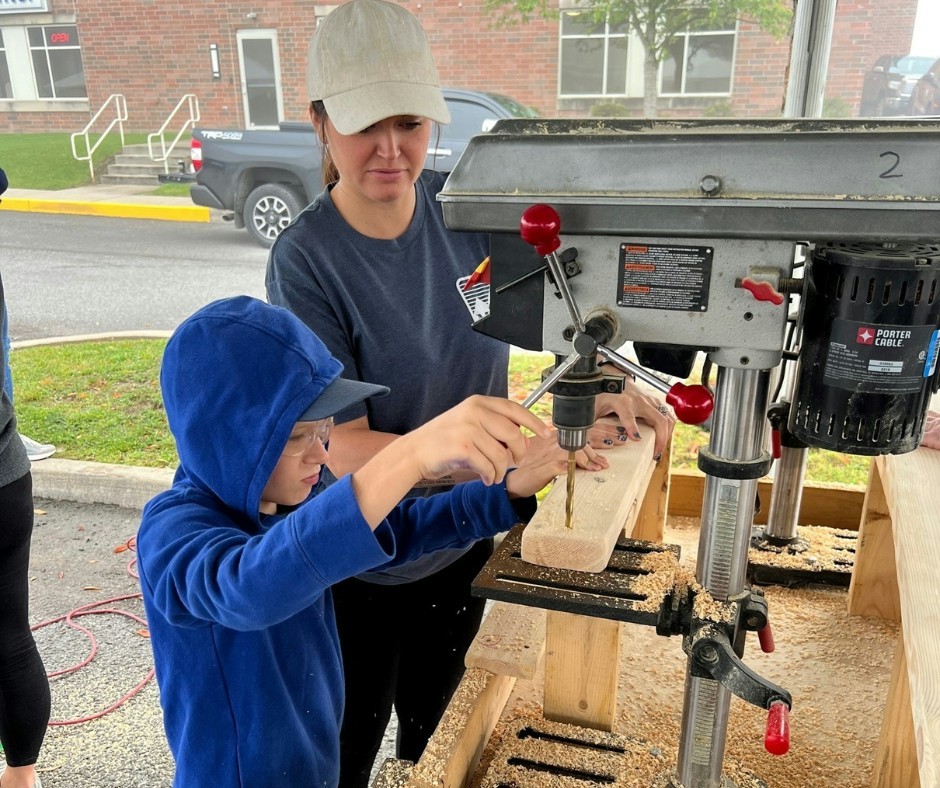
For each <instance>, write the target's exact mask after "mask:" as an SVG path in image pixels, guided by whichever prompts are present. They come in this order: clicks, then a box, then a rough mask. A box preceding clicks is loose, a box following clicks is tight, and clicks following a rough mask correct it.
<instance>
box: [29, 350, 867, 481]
mask: <svg viewBox="0 0 940 788" xmlns="http://www.w3.org/2000/svg"><path fill="white" fill-rule="evenodd" d="M165 345H166V342H165V340H162V339H133V340H124V341H119V342H86V343H77V344H69V345H53V346H42V347H32V348H20V349H17V350H15V351H14V352H13V353H12V354H11V356H10V362H11V367H12V370H13V380H14V383H15V392H14V393H15V399H16V413H17V418H18V420H19V427H20V431H21V432H23V433H24V434H26V435H29V436H30V437H31V438H35V439H36V440H41V441H43V442H44V443H54V444H55V445H56V447H57V448H58V452H57V454H56V456H58V457H64V458H67V459H73V460H91V461H95V462H109V463H123V464H128V465H144V466H150V467H172V466H174V465H175V464H176V449H175V447H174V445H173V439H172V437H171V436H170V433H169V429H168V427H167V424H166V417H165V415H164V412H163V404H162V401H161V399H160V385H159V370H160V359H161V357H162V355H163V348H164V347H165ZM550 364H551V356H550V355H548V354H541V355H537V354H531V353H513V354H512V355H511V357H510V362H509V395H510V397H512V398H513V399H515V400H518V401H522V400H523V399H525V397H526V396H527V395H528V394H529V393H530V392H531V391H532V390H533V389H534V388H535V387H536V385H537V384H538V382H539V380H540V376H541V372H542V370H543V369H544V368H545V367H546V366H548V365H550ZM550 400H551V398H550V397H545V398H543V399H542V400H540V401H539V402H538V403H536V405H535V406H534V407H533V412H534V413H536V414H537V415H538V416H539V417H541V418H543V419H545V420H549V419H550V418H551V405H550ZM707 445H708V433H707V432H705V431H704V430H703V429H701V428H700V427H693V426H689V425H687V424H678V425H677V426H676V431H675V436H674V438H673V446H672V467H673V468H681V469H692V468H696V467H697V464H696V456H697V453H698V450H699V448H700V447H702V446H707ZM869 465H870V459H869V458H867V457H856V456H852V455H847V454H837V453H835V452H825V451H820V450H818V449H810V452H809V459H808V461H807V470H806V478H807V479H808V480H810V481H815V482H834V483H839V484H853V485H865V484H866V482H867V480H868V468H869Z"/></svg>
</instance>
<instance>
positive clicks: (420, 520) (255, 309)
mask: <svg viewBox="0 0 940 788" xmlns="http://www.w3.org/2000/svg"><path fill="white" fill-rule="evenodd" d="M339 371H340V365H339V363H338V362H337V361H336V360H335V359H333V358H332V357H331V356H330V355H329V353H328V352H327V351H326V349H325V348H324V346H323V344H322V343H321V342H320V341H319V340H318V339H317V337H316V336H315V335H314V334H313V333H312V332H311V331H310V330H309V329H308V328H307V327H306V326H305V325H304V324H303V323H302V322H301V321H300V320H299V319H297V318H296V317H294V316H293V315H292V314H291V313H290V312H288V311H287V310H285V309H281V308H280V307H274V306H270V305H268V304H265V303H263V302H261V301H258V300H256V299H253V298H247V297H238V298H232V299H225V300H222V301H217V302H215V303H212V304H210V305H208V306H207V307H204V308H203V309H201V310H200V311H199V312H197V313H196V314H195V315H193V316H192V317H190V318H189V319H187V320H186V321H185V322H184V323H183V324H182V325H181V326H180V327H179V328H178V329H177V331H176V332H175V333H174V335H173V337H172V338H171V339H170V341H169V343H168V344H167V348H166V352H165V354H164V358H163V366H162V369H161V387H162V389H163V398H164V404H165V407H166V412H167V418H168V421H169V424H170V429H171V431H172V432H173V435H174V437H175V439H176V446H177V452H178V454H179V457H180V465H179V468H178V470H177V472H176V475H175V478H174V481H173V485H172V487H171V488H170V489H169V490H167V491H166V492H163V493H161V494H159V495H157V496H156V497H155V498H153V499H152V500H151V501H150V502H149V503H148V504H147V506H146V507H145V508H144V512H143V519H142V522H141V525H140V531H139V533H138V537H137V551H138V565H139V571H140V582H141V588H142V590H143V598H144V605H145V608H146V611H147V619H148V624H149V628H150V638H151V644H152V646H153V652H154V661H155V665H156V672H157V682H158V684H159V687H160V702H161V705H162V706H163V715H164V727H165V729H166V734H167V738H168V740H169V744H170V748H171V750H172V751H173V755H174V758H175V759H176V775H175V778H174V782H173V785H174V786H180V787H183V786H186V787H189V786H193V788H195V787H196V786H198V787H199V788H205V786H208V785H211V786H213V787H214V788H229V787H231V788H235V786H251V788H258V786H265V788H272V787H273V786H289V788H295V787H296V786H304V787H305V788H306V786H335V785H336V784H337V782H338V778H339V755H338V753H339V730H340V723H341V721H342V713H343V674H342V662H341V659H340V647H339V641H338V638H337V634H336V626H335V622H334V616H333V605H332V597H331V593H330V586H331V585H332V584H334V583H336V582H338V581H340V580H343V579H345V578H347V577H352V576H354V575H357V574H360V573H361V572H365V571H368V570H370V569H374V568H378V567H386V568H387V567H392V566H396V565H400V564H403V563H405V562H407V561H410V560H413V559H414V558H416V557H417V556H419V555H421V554H422V553H424V552H428V551H431V550H438V549H443V548H454V547H461V546H466V545H468V544H470V543H472V542H473V541H475V540H478V539H481V538H484V537H488V536H492V535H493V534H495V533H498V532H499V531H504V530H506V529H508V528H510V527H512V526H513V525H514V524H515V523H516V522H518V521H519V519H520V517H519V515H518V514H517V512H516V510H515V508H514V507H513V505H512V504H511V503H510V501H509V498H508V495H507V494H506V491H505V486H504V485H493V486H491V487H485V486H484V485H483V484H481V483H470V484H463V485H459V486H458V487H456V488H455V489H454V490H453V491H451V492H450V493H447V494H441V495H435V496H433V497H431V498H419V499H409V500H406V501H404V502H403V503H401V504H399V506H398V507H397V508H396V509H395V510H393V511H392V512H391V513H390V514H389V516H388V518H387V519H386V520H385V521H384V522H382V523H381V524H380V525H379V526H378V528H376V530H375V531H374V532H373V531H372V530H370V529H369V526H368V525H367V524H366V522H365V521H364V520H363V518H362V514H361V513H360V511H359V507H358V505H357V503H356V500H355V497H354V496H353V492H352V486H351V484H350V480H349V477H345V478H343V479H341V480H339V481H338V482H337V483H336V484H334V485H333V486H331V487H329V488H328V489H326V490H324V491H323V492H321V493H320V494H318V495H313V496H311V497H310V498H308V499H307V501H306V502H304V503H303V504H301V505H300V506H299V507H297V508H296V509H294V510H293V511H292V512H291V513H289V514H277V515H261V514H259V506H260V503H261V494H262V491H263V490H264V487H265V485H266V483H267V480H268V478H269V477H270V475H271V472H272V471H273V469H274V466H275V465H276V463H277V461H278V458H279V457H280V454H281V450H282V448H283V446H284V445H285V443H286V441H287V438H288V436H289V434H290V432H291V430H292V429H293V426H294V424H295V422H296V420H297V419H298V417H299V416H300V415H301V414H302V413H303V412H304V411H305V410H306V408H307V407H308V406H309V405H310V404H311V403H312V402H313V401H314V400H315V399H316V398H317V397H318V396H319V394H320V392H322V391H323V389H324V388H325V386H326V385H328V384H329V383H330V382H331V381H332V380H333V379H334V378H335V377H336V376H337V375H338V374H339ZM375 659H377V660H380V659H382V655H381V654H376V655H375Z"/></svg>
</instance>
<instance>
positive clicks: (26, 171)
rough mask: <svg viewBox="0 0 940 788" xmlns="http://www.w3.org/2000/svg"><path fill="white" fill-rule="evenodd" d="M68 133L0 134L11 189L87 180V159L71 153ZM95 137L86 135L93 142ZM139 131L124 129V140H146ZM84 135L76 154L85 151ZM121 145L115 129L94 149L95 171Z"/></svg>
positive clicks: (60, 186)
mask: <svg viewBox="0 0 940 788" xmlns="http://www.w3.org/2000/svg"><path fill="white" fill-rule="evenodd" d="M70 137H71V134H69V133H65V132H62V133H49V134H20V133H16V134H0V151H2V155H0V162H2V166H3V169H4V171H5V172H6V174H7V178H8V179H9V181H10V188H11V189H54V190H58V189H70V188H73V187H76V186H87V185H88V184H89V183H91V182H92V181H91V176H90V175H89V173H88V162H87V161H76V160H75V159H74V158H73V157H72V146H71V141H70ZM97 139H98V137H97V136H96V135H90V143H91V145H94V144H95V142H96V141H97ZM146 141H147V135H146V134H143V133H125V134H124V142H125V144H127V145H131V144H134V143H139V142H146ZM84 144H85V141H84V139H81V140H77V141H76V149H77V151H78V154H79V155H80V156H83V155H85V153H86V151H85V149H84ZM120 148H121V137H120V135H119V134H118V132H117V130H116V129H112V131H111V133H110V134H108V136H107V137H106V138H105V140H104V142H102V143H101V147H99V148H98V150H96V151H95V153H94V163H95V173H101V172H102V171H103V170H104V166H105V164H106V163H107V161H108V160H109V159H111V158H113V157H114V155H115V154H116V153H117V152H118V151H119V150H120Z"/></svg>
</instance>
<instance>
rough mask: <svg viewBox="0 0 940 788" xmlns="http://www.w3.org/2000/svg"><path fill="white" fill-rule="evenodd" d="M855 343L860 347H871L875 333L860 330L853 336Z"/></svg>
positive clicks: (868, 330) (868, 329)
mask: <svg viewBox="0 0 940 788" xmlns="http://www.w3.org/2000/svg"><path fill="white" fill-rule="evenodd" d="M855 341H856V342H858V343H859V344H860V345H873V344H874V342H875V332H874V331H872V330H871V329H870V328H860V329H859V330H858V334H856V335H855Z"/></svg>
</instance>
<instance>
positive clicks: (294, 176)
mask: <svg viewBox="0 0 940 788" xmlns="http://www.w3.org/2000/svg"><path fill="white" fill-rule="evenodd" d="M443 92H444V100H445V101H446V102H447V106H448V109H449V110H450V115H451V122H450V123H449V124H448V125H446V126H442V127H440V134H439V135H438V133H437V131H436V130H435V131H432V133H431V147H430V148H429V149H428V155H427V160H426V163H425V166H426V167H428V168H429V169H436V170H440V171H441V172H450V170H452V169H453V166H454V164H456V163H457V159H459V158H460V155H461V154H462V153H463V151H464V149H465V148H466V147H467V143H468V142H469V141H470V138H471V137H473V136H474V135H476V134H480V133H482V132H486V131H489V130H490V129H491V128H492V127H493V126H494V125H495V123H496V121H497V120H499V119H500V118H514V117H537V116H538V113H536V112H535V111H534V110H533V109H531V108H530V107H526V106H524V105H523V104H520V103H519V102H518V101H515V100H514V99H511V98H508V97H507V96H502V95H499V94H496V93H488V92H481V91H475V90H458V89H455V88H445V89H444V91H443ZM190 153H191V157H192V162H193V168H194V172H193V173H192V174H185V173H175V174H172V175H170V176H161V177H160V180H163V181H175V182H178V183H187V182H188V183H192V184H193V185H192V186H191V188H190V190H189V193H190V197H191V198H192V200H193V202H194V203H196V204H197V205H204V206H207V207H209V208H216V209H219V210H223V211H225V212H226V218H229V219H232V220H234V223H235V226H236V227H238V228H242V227H244V228H247V230H248V232H249V233H250V234H251V236H252V238H254V239H255V240H256V241H257V242H258V243H259V244H261V245H262V246H271V245H272V244H273V243H274V239H275V238H277V236H278V235H279V234H280V232H281V230H283V229H284V228H285V227H287V225H289V224H290V223H291V222H292V221H293V220H294V217H296V216H297V214H298V213H300V211H301V210H303V208H304V207H305V206H306V205H308V204H309V203H310V202H311V200H313V198H314V197H315V196H316V195H317V194H319V193H320V191H321V190H322V189H323V180H322V177H321V172H320V152H319V148H318V147H317V142H316V135H315V134H314V131H313V127H312V126H311V124H309V123H282V124H281V125H280V128H279V129H271V130H269V131H266V130H232V129H206V128H197V129H193V137H192V141H191V144H190Z"/></svg>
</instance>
